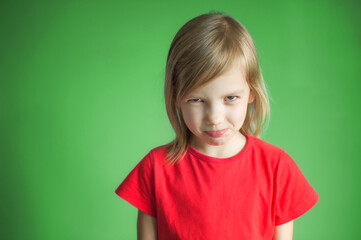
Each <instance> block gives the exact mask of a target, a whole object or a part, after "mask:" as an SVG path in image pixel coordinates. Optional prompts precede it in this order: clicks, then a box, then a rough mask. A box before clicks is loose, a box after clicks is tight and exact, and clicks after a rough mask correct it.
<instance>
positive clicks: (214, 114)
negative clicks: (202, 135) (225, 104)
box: [206, 106, 224, 126]
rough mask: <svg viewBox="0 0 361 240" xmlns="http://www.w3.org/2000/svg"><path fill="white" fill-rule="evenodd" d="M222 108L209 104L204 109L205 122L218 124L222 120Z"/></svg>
mask: <svg viewBox="0 0 361 240" xmlns="http://www.w3.org/2000/svg"><path fill="white" fill-rule="evenodd" d="M223 119H224V116H223V110H222V109H220V108H219V107H217V106H209V107H208V108H207V109H206V122H207V125H215V126H218V125H220V124H221V123H222V122H223Z"/></svg>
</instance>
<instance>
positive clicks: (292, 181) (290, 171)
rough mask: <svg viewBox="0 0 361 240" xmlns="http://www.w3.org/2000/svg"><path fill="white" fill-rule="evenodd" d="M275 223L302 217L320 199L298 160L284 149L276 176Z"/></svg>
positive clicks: (279, 223)
mask: <svg viewBox="0 0 361 240" xmlns="http://www.w3.org/2000/svg"><path fill="white" fill-rule="evenodd" d="M276 184H277V186H276V189H277V194H276V196H277V199H276V211H275V212H276V218H275V225H281V224H284V223H286V222H289V221H291V220H293V219H295V218H298V217H300V216H301V215H303V214H304V213H306V212H307V211H308V210H310V209H311V208H312V207H313V206H314V205H315V204H316V203H317V201H318V199H319V195H318V194H317V192H316V191H315V190H314V189H313V187H312V186H311V185H310V183H309V182H308V181H307V179H306V177H305V176H304V175H303V173H302V172H301V170H300V168H299V167H298V166H297V164H296V162H295V161H294V160H293V159H292V158H291V157H290V156H289V155H288V154H287V153H286V152H285V151H283V150H282V152H281V157H280V161H279V164H278V169H277V177H276Z"/></svg>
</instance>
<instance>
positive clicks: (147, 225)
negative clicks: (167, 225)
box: [137, 209, 158, 240]
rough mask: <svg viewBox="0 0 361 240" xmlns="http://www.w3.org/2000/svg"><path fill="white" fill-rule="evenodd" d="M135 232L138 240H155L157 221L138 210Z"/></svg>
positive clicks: (156, 236) (156, 237)
mask: <svg viewBox="0 0 361 240" xmlns="http://www.w3.org/2000/svg"><path fill="white" fill-rule="evenodd" d="M137 232H138V240H157V239H158V225H157V219H156V218H155V217H152V216H150V215H148V214H146V213H145V212H143V211H141V210H139V209H138V221H137Z"/></svg>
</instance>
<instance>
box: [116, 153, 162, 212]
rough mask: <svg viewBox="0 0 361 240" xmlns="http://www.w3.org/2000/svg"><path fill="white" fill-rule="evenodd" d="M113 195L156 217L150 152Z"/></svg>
mask: <svg viewBox="0 0 361 240" xmlns="http://www.w3.org/2000/svg"><path fill="white" fill-rule="evenodd" d="M115 193H116V194H117V195H118V196H120V197H121V198H123V199H124V200H126V201H127V202H129V203H130V204H132V205H133V206H134V207H136V208H138V209H139V210H141V211H143V212H145V213H147V214H149V215H151V216H153V217H157V212H156V205H155V188H154V171H153V159H152V156H151V152H149V153H148V154H147V155H146V156H145V157H144V158H143V159H142V160H141V161H140V162H139V163H138V164H137V165H136V166H135V168H134V169H133V170H132V171H131V172H130V173H129V174H128V176H127V177H126V178H125V179H124V181H123V182H122V183H121V184H120V185H119V187H118V188H117V189H116V190H115Z"/></svg>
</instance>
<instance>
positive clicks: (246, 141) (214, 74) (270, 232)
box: [116, 12, 319, 240]
mask: <svg viewBox="0 0 361 240" xmlns="http://www.w3.org/2000/svg"><path fill="white" fill-rule="evenodd" d="M164 94H165V104H166V109H167V114H168V117H169V120H170V122H171V124H172V127H173V128H174V131H175V133H176V137H175V139H174V140H173V141H172V142H170V143H168V144H166V145H162V146H159V147H156V148H154V149H152V150H151V151H149V152H148V154H147V155H146V156H145V157H144V158H143V159H142V160H141V161H140V162H139V163H138V164H137V166H135V168H134V169H133V170H132V171H131V172H130V173H129V175H128V176H127V177H126V178H125V180H124V181H123V182H122V183H121V184H120V186H119V187H118V188H117V189H116V194H118V195H119V196H120V197H122V198H123V199H125V200H126V201H128V202H129V203H130V204H132V205H133V206H135V207H136V208H138V209H139V210H138V239H159V240H178V239H179V240H180V239H182V240H183V239H184V240H192V239H205V240H213V239H217V240H219V239H222V240H223V239H232V240H233V239H247V240H253V239H267V240H271V239H292V233H293V219H295V218H298V217H299V216H301V215H303V214H304V213H305V212H307V211H308V210H309V209H310V208H312V207H313V206H314V205H315V204H316V202H317V201H318V199H319V196H318V194H317V193H316V191H315V190H314V189H313V188H312V186H311V185H310V184H309V182H308V181H307V179H306V178H305V177H304V175H303V174H302V172H301V170H300V169H299V168H298V166H297V165H296V163H295V162H294V160H293V159H292V158H291V157H290V156H289V155H288V154H287V153H286V152H285V151H284V150H282V149H281V148H279V147H277V146H275V145H272V144H270V143H268V142H265V141H263V140H261V139H259V138H257V136H258V135H259V134H260V131H261V129H262V127H263V126H264V124H265V122H266V120H267V118H268V116H269V100H268V94H267V91H266V88H265V84H264V80H263V77H262V73H261V68H260V66H259V61H258V56H257V52H256V48H255V46H254V42H253V40H252V38H251V36H250V34H249V33H248V31H247V30H246V28H245V27H244V26H243V25H242V24H241V23H239V22H238V21H237V20H235V19H234V18H232V17H231V16H229V15H226V14H223V13H219V12H215V13H209V14H204V15H201V16H198V17H196V18H194V19H192V20H190V21H189V22H187V23H186V24H185V25H184V26H183V27H182V28H181V29H180V30H179V31H178V33H177V34H176V36H175V37H174V39H173V42H172V44H171V46H170V50H169V54H168V59H167V66H166V76H165V89H164Z"/></svg>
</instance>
